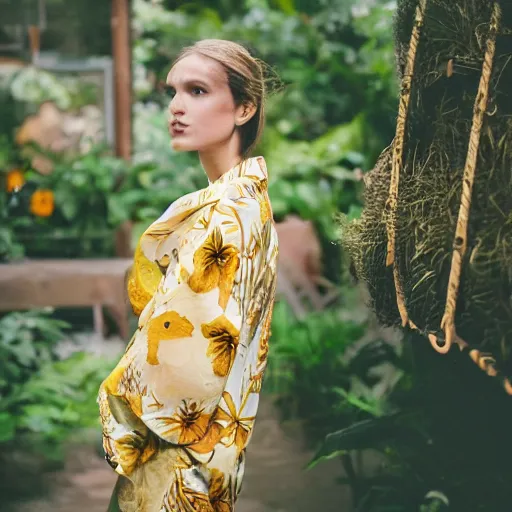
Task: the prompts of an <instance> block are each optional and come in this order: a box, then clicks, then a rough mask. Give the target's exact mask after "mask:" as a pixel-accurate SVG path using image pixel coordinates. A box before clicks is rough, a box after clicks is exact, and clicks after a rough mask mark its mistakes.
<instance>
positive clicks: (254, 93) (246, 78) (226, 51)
mask: <svg viewBox="0 0 512 512" xmlns="http://www.w3.org/2000/svg"><path fill="white" fill-rule="evenodd" d="M191 54H199V55H203V56H205V57H210V58H211V59H213V60H215V61H217V62H218V63H219V64H221V65H222V66H223V67H224V69H225V70H226V73H227V76H228V84H229V88H230V90H231V94H232V95H233V99H234V100H235V104H236V106H237V107H238V106H240V105H249V104H252V105H254V106H255V107H256V112H255V114H254V116H253V117H252V118H251V119H250V120H249V121H247V122H246V123H245V124H243V125H242V126H240V127H239V130H240V135H241V148H240V152H241V155H242V158H243V159H244V160H245V159H247V158H248V157H249V156H250V154H251V153H252V151H253V150H254V148H255V146H256V144H257V143H258V141H259V139H260V137H261V134H262V132H263V128H264V125H265V100H266V97H267V94H268V92H269V91H270V89H272V91H273V90H274V88H275V84H276V83H278V80H275V81H274V82H272V81H270V80H269V79H268V77H267V72H268V70H270V69H271V68H270V67H269V66H268V65H267V64H265V63H264V62H263V61H262V60H260V59H257V58H255V57H253V56H252V55H251V54H250V52H249V51H248V50H247V48H245V47H244V46H242V45H241V44H238V43H234V42H232V41H226V40H224V39H203V40H201V41H198V42H196V43H195V44H193V45H192V46H187V47H186V48H183V50H182V51H181V52H180V53H179V55H178V57H177V58H176V60H175V62H174V64H176V63H177V62H178V61H180V60H181V59H183V58H184V57H187V56H188V55H191ZM275 77H277V75H275Z"/></svg>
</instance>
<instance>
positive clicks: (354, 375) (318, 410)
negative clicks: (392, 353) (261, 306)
mask: <svg viewBox="0 0 512 512" xmlns="http://www.w3.org/2000/svg"><path fill="white" fill-rule="evenodd" d="M348 293H349V292H348V291H347V294H348ZM349 317H350V315H349V314H347V310H346V309H343V308H342V309H332V310H325V311H321V312H317V313H310V314H309V315H308V316H307V317H306V318H305V319H304V320H300V321H299V320H296V319H295V317H294V315H293V313H292V311H291V310H290V308H289V306H288V305H287V304H286V302H278V303H277V304H276V306H275V309H274V316H273V320H272V338H271V343H270V357H269V371H268V378H267V381H266V384H265V386H266V390H267V392H270V393H272V394H273V395H274V397H275V399H276V401H277V403H278V405H279V409H280V411H281V413H282V415H283V417H284V418H299V419H300V420H301V421H302V422H303V425H304V428H305V431H306V434H307V439H308V442H309V443H310V445H311V446H312V447H315V446H317V445H318V443H319V442H320V441H321V440H322V439H323V438H324V436H325V435H326V434H328V433H329V432H331V431H332V430H333V429H334V428H336V427H337V426H338V427H339V425H350V424H351V423H353V422H355V421H356V420H358V419H363V418H367V417H369V416H370V411H374V410H377V411H380V404H379V403H378V402H377V401H375V400H374V399H373V398H372V397H371V395H370V394H367V393H366V391H365V389H367V387H368V386H371V385H373V384H374V383H375V381H374V379H375V377H374V376H372V375H371V374H369V373H368V368H371V367H373V366H374V365H377V364H378V363H379V361H382V360H384V359H386V358H387V357H388V356H389V351H387V350H386V348H385V347H384V346H383V345H382V344H381V343H379V342H377V341H376V342H375V343H374V346H372V349H371V350H370V349H368V350H361V351H357V350H354V349H355V348H356V344H357V343H358V342H359V341H360V340H361V339H362V337H363V335H364V334H365V333H366V330H367V325H366V320H360V321H356V320H353V319H349ZM356 381H357V383H359V388H357V387H355V386H354V383H355V382H356ZM354 404H357V405H358V407H356V406H354ZM365 407H366V408H367V409H368V410H365Z"/></svg>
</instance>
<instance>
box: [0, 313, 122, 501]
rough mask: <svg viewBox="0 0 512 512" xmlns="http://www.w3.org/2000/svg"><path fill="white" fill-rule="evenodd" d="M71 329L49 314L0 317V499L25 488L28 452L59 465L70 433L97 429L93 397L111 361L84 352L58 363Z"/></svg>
mask: <svg viewBox="0 0 512 512" xmlns="http://www.w3.org/2000/svg"><path fill="white" fill-rule="evenodd" d="M69 327H70V326H69V324H67V323H65V322H62V321H60V320H57V319H55V318H53V317H52V312H51V311H50V310H42V311H24V312H13V313H8V314H6V315H5V316H3V317H2V318H1V319H0V454H1V455H0V460H1V464H0V467H1V468H2V469H1V471H0V473H1V478H0V482H1V484H0V489H1V491H2V496H3V497H7V495H11V493H15V492H17V491H19V490H20V489H21V488H22V487H23V485H24V484H23V482H22V480H23V479H21V480H19V477H20V475H19V474H18V471H22V467H23V461H25V460H26V459H27V457H28V456H29V454H31V455H30V456H31V457H36V456H38V457H39V458H41V460H42V461H45V460H46V461H55V462H59V461H60V460H62V457H63V446H64V445H65V443H66V442H67V440H69V438H70V436H71V435H75V434H76V433H77V432H79V431H80V430H83V429H87V428H93V429H98V427H99V423H98V409H97V404H96V394H97V390H98V387H99V384H100V383H101V380H102V378H103V377H104V376H105V375H107V374H108V372H109V371H110V370H111V368H112V367H113V361H110V360H108V359H105V358H99V357H96V356H94V355H92V354H88V353H83V352H75V353H74V354H72V355H71V356H69V357H67V358H65V359H61V358H60V357H59V352H58V343H59V342H60V341H61V340H62V339H63V338H64V336H65V335H66V332H67V331H68V328H69ZM23 453H25V454H26V456H24V457H23V456H22V454H23ZM36 454H38V455H36ZM17 461H18V462H17ZM17 463H18V464H21V466H20V467H18V466H17ZM18 480H19V481H18ZM29 480H30V479H29Z"/></svg>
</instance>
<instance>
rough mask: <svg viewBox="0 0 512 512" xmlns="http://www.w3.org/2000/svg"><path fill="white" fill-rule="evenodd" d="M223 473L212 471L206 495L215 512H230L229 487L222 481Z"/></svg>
mask: <svg viewBox="0 0 512 512" xmlns="http://www.w3.org/2000/svg"><path fill="white" fill-rule="evenodd" d="M224 480H225V478H224V473H222V471H219V470H218V469H212V471H211V474H210V485H209V489H208V494H209V496H210V502H211V504H212V507H213V510H214V511H215V512H231V510H232V505H231V502H232V500H231V496H230V487H231V486H230V485H229V484H226V482H225V481H224Z"/></svg>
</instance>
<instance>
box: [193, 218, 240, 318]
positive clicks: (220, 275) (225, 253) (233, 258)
mask: <svg viewBox="0 0 512 512" xmlns="http://www.w3.org/2000/svg"><path fill="white" fill-rule="evenodd" d="M238 264H239V259H238V249H237V248H236V247H235V246H234V245H232V244H226V245H224V240H223V238H222V233H221V231H220V228H218V227H216V228H215V229H214V230H213V231H212V233H210V235H209V236H208V237H207V238H206V240H205V242H204V243H203V245H201V247H199V249H197V251H196V252H195V254H194V272H193V273H192V275H191V276H190V279H189V281H188V285H189V286H190V288H191V289H192V290H193V291H194V292H196V293H207V292H209V291H211V290H213V289H214V288H216V287H219V289H220V290H219V306H220V307H221V308H222V309H226V305H227V303H228V300H229V296H230V295H231V291H232V289H233V283H234V281H235V273H236V271H237V270H238Z"/></svg>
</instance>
